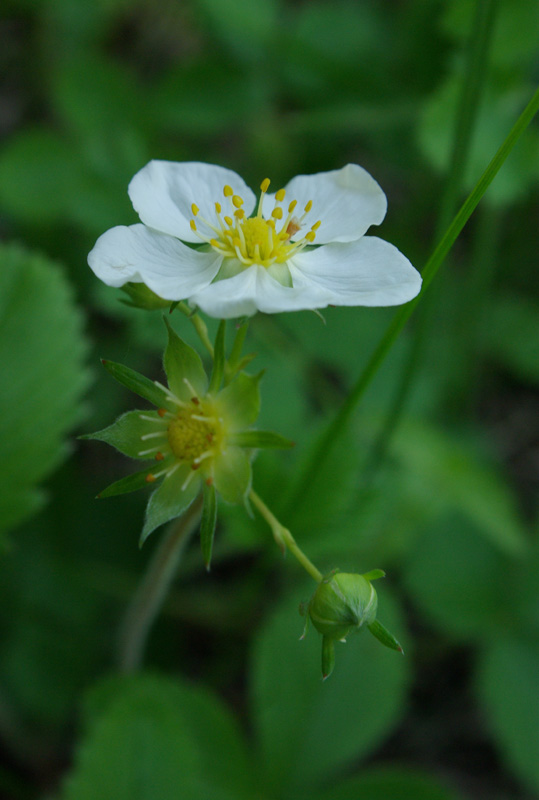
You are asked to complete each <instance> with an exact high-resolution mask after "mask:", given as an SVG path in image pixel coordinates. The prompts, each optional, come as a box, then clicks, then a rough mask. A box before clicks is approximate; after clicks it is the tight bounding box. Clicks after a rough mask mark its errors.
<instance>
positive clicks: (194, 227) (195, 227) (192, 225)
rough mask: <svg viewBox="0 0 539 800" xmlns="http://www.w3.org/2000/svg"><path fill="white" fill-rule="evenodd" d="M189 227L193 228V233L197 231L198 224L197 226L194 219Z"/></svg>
mask: <svg viewBox="0 0 539 800" xmlns="http://www.w3.org/2000/svg"><path fill="white" fill-rule="evenodd" d="M189 225H190V227H191V230H192V231H196V229H197V226H196V224H195V220H194V219H192V220H191V222H190V223H189Z"/></svg>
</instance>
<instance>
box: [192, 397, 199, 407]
mask: <svg viewBox="0 0 539 800" xmlns="http://www.w3.org/2000/svg"><path fill="white" fill-rule="evenodd" d="M191 402H192V403H194V404H195V405H196V406H199V405H200V400H199V399H198V397H192V398H191Z"/></svg>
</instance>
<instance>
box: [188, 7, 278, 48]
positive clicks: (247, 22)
mask: <svg viewBox="0 0 539 800" xmlns="http://www.w3.org/2000/svg"><path fill="white" fill-rule="evenodd" d="M198 5H199V6H200V7H201V8H202V9H203V11H204V12H205V14H206V16H207V18H208V22H209V23H210V25H211V26H212V27H214V28H215V32H216V35H217V36H218V37H219V38H220V39H221V40H222V41H223V42H225V43H226V44H227V45H228V46H229V47H230V49H231V50H233V51H235V52H236V53H237V54H238V55H239V56H243V57H246V58H249V59H254V58H260V55H261V47H262V48H263V47H264V46H266V45H267V44H269V41H270V39H271V36H272V34H273V33H274V31H275V30H276V26H277V24H278V22H279V3H278V2H277V0H264V2H263V3H257V4H256V5H253V3H251V2H250V0H236V2H234V3H233V4H230V3H228V2H227V0H198Z"/></svg>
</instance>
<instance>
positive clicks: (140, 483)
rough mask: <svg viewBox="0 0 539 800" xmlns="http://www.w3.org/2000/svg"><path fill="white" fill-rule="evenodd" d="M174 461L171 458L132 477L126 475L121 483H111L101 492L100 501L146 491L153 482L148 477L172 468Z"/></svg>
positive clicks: (121, 479)
mask: <svg viewBox="0 0 539 800" xmlns="http://www.w3.org/2000/svg"><path fill="white" fill-rule="evenodd" d="M173 460H174V459H173V458H171V459H167V460H166V461H160V462H159V463H158V464H152V465H151V466H148V467H146V469H141V470H140V471H139V472H133V473H132V474H131V475H126V477H125V478H120V480H119V481H115V482H114V483H111V484H110V486H107V488H106V489H103V491H101V492H99V494H98V495H97V497H98V499H99V500H103V499H105V498H106V497H116V496H117V495H119V494H129V493H130V492H137V491H138V490H139V489H144V488H145V487H147V486H151V484H152V481H149V480H148V475H154V474H155V473H157V472H161V471H162V470H163V469H166V468H167V467H168V466H171V464H172V462H173ZM156 491H157V490H156Z"/></svg>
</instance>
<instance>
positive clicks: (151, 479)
mask: <svg viewBox="0 0 539 800" xmlns="http://www.w3.org/2000/svg"><path fill="white" fill-rule="evenodd" d="M155 480H157V479H156V477H155V476H154V475H152V473H151V472H148V474H147V475H146V483H153V482H154V481H155Z"/></svg>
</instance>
